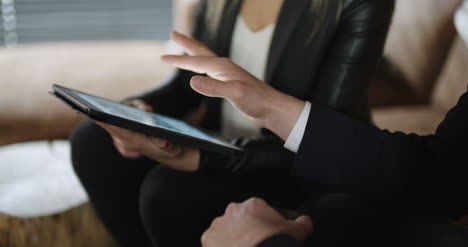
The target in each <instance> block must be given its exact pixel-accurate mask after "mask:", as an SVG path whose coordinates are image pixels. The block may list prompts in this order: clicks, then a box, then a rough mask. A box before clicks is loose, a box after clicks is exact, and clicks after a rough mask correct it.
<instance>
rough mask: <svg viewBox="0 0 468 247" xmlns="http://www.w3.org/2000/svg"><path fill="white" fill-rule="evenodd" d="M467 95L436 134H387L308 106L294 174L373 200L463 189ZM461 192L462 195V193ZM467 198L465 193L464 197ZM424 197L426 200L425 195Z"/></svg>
mask: <svg viewBox="0 0 468 247" xmlns="http://www.w3.org/2000/svg"><path fill="white" fill-rule="evenodd" d="M467 140H468V95H467V94H466V93H465V94H464V95H463V96H462V97H461V98H460V101H459V103H458V104H457V106H456V107H455V108H453V109H452V110H450V111H449V113H448V114H447V116H446V118H445V120H444V121H443V122H442V123H441V124H440V125H439V128H438V130H437V131H436V133H435V135H430V136H418V135H415V134H404V133H390V132H389V131H386V130H381V129H378V128H377V127H375V126H372V125H371V124H369V123H366V122H361V121H358V120H354V119H351V118H349V117H346V116H345V115H343V114H340V113H337V112H334V111H332V110H329V109H326V108H323V107H320V106H317V105H312V108H311V112H310V116H309V119H308V123H307V127H306V131H305V134H304V137H303V139H302V142H301V146H300V148H299V151H298V153H297V156H296V162H295V164H294V166H293V168H292V170H291V172H292V175H293V176H295V177H298V178H300V179H303V180H307V181H314V182H319V183H321V184H325V185H328V186H331V187H334V188H336V189H337V190H340V191H344V192H349V193H352V194H356V195H361V196H365V197H371V198H373V199H382V200H393V199H396V198H399V197H401V196H402V195H404V194H408V193H409V194H411V193H413V196H415V195H421V196H427V197H431V196H432V197H436V196H435V195H436V194H439V196H450V195H448V194H450V193H452V196H453V198H456V195H455V194H456V193H457V191H459V190H460V189H461V188H463V189H464V190H466V188H468V187H466V185H467V184H466V179H465V178H464V177H463V176H466V174H467V171H468V166H466V164H468V162H467V161H468V160H467V158H466V155H464V152H466V150H468V149H467ZM460 192H461V191H460ZM464 193H466V191H465V192H464ZM425 194H427V195H425Z"/></svg>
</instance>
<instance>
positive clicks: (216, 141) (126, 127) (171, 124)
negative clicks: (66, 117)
mask: <svg viewBox="0 0 468 247" xmlns="http://www.w3.org/2000/svg"><path fill="white" fill-rule="evenodd" d="M51 93H52V94H53V95H55V96H56V97H58V98H59V99H60V100H62V101H63V102H64V103H65V104H67V105H68V106H70V107H71V108H73V109H74V110H76V111H78V112H79V113H82V114H84V115H86V116H87V117H89V118H90V119H92V120H94V121H97V122H99V123H98V124H99V125H101V126H102V127H104V128H105V129H106V130H107V131H108V132H109V133H110V134H111V135H112V136H113V139H114V142H115V143H116V144H117V145H116V146H117V147H118V148H120V150H119V151H120V152H121V153H123V155H124V156H126V157H129V158H138V157H140V155H145V156H147V157H149V158H152V159H155V160H158V161H160V162H163V163H164V162H166V160H168V159H174V158H175V157H176V158H178V159H180V160H181V161H180V162H188V161H193V160H196V166H198V159H199V152H198V149H206V150H210V151H215V152H219V153H224V154H229V155H237V154H241V153H242V152H243V150H242V149H240V148H238V147H236V146H234V145H232V144H230V143H229V142H227V141H225V140H222V139H221V138H219V137H216V136H214V135H212V134H209V133H207V132H205V131H202V130H200V129H199V128H197V127H194V126H192V125H190V124H188V123H185V122H183V121H181V120H177V119H173V118H170V117H167V116H162V115H160V114H156V113H150V112H145V111H142V110H140V109H136V108H133V107H130V106H128V105H124V104H120V103H116V102H113V101H109V100H106V99H103V98H100V97H96V96H93V95H89V94H86V93H83V92H79V91H76V90H73V89H69V88H66V87H62V86H59V85H54V86H53V91H52V92H51ZM162 139H164V140H167V141H169V142H170V143H169V142H166V141H164V140H162ZM155 151H158V152H159V153H158V152H156V153H155ZM161 157H163V158H161ZM189 163H193V162H189ZM184 166H187V165H186V164H184ZM188 166H189V168H187V169H194V166H193V165H192V166H190V165H188ZM174 168H176V167H174ZM187 169H185V170H187Z"/></svg>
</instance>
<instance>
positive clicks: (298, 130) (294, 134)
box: [284, 102, 311, 153]
mask: <svg viewBox="0 0 468 247" xmlns="http://www.w3.org/2000/svg"><path fill="white" fill-rule="evenodd" d="M310 107H311V104H310V102H306V103H305V105H304V109H303V110H302V113H301V115H300V116H299V118H298V119H297V122H296V124H295V125H294V128H293V129H292V131H291V133H289V136H288V139H287V140H286V142H285V143H284V148H286V149H288V150H289V151H291V152H294V153H297V151H298V150H299V146H300V145H301V142H302V138H303V137H304V132H305V129H306V126H307V120H308V119H309V115H310Z"/></svg>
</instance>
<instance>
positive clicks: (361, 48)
mask: <svg viewBox="0 0 468 247" xmlns="http://www.w3.org/2000/svg"><path fill="white" fill-rule="evenodd" d="M343 4H344V5H343V11H342V13H341V17H340V21H339V24H338V26H337V30H336V35H335V37H334V38H333V40H332V43H331V44H330V47H329V48H328V52H327V53H326V54H325V60H324V62H323V64H322V69H321V72H320V75H319V78H318V86H317V88H316V89H315V90H314V92H313V96H312V97H311V98H313V99H315V100H316V101H317V102H320V103H321V104H324V105H325V106H327V107H330V108H332V109H335V110H337V111H339V112H343V113H345V114H346V115H349V116H358V117H359V118H361V119H363V120H368V118H369V116H368V112H359V113H357V112H352V111H353V110H352V109H366V108H367V98H368V97H367V92H368V90H367V89H368V84H369V81H370V78H371V77H372V74H373V71H374V69H375V67H376V64H377V63H378V61H379V59H380V58H381V57H382V54H383V50H384V45H385V40H386V37H387V33H388V29H389V26H390V22H391V19H392V15H393V9H394V4H395V1H394V0H385V1H375V0H361V1H356V0H344V1H343ZM362 104H365V105H366V107H365V108H363V107H356V106H357V105H362Z"/></svg>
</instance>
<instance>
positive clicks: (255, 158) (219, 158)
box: [200, 134, 294, 175]
mask: <svg viewBox="0 0 468 247" xmlns="http://www.w3.org/2000/svg"><path fill="white" fill-rule="evenodd" d="M233 144H234V145H236V146H238V147H241V148H243V149H244V150H245V152H244V153H243V154H241V155H238V156H227V155H224V154H218V153H215V152H210V151H203V150H202V151H201V152H200V154H201V157H200V171H203V172H208V173H211V172H215V173H229V174H256V175H278V174H288V172H289V169H290V167H291V164H292V163H293V160H294V153H292V152H290V151H288V150H287V149H285V148H283V145H284V144H283V141H282V140H281V139H280V138H279V137H277V136H276V135H273V134H271V135H265V136H259V137H245V138H238V139H235V140H233Z"/></svg>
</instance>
